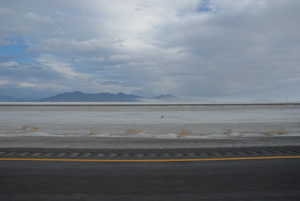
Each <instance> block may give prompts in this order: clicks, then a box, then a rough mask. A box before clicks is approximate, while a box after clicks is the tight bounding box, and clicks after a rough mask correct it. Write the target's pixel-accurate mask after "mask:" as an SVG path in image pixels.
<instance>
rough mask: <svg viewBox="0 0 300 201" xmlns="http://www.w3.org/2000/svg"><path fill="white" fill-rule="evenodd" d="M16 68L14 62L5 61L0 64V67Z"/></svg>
mask: <svg viewBox="0 0 300 201" xmlns="http://www.w3.org/2000/svg"><path fill="white" fill-rule="evenodd" d="M16 66H18V63H17V62H14V61H7V62H2V63H0V67H4V68H9V67H16Z"/></svg>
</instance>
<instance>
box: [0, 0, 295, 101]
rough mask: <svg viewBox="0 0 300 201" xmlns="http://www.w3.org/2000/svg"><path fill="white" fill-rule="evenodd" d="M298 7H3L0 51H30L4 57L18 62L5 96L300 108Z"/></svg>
mask: <svg viewBox="0 0 300 201" xmlns="http://www.w3.org/2000/svg"><path fill="white" fill-rule="evenodd" d="M299 8H300V2H299V1H293V0H291V1H282V0H272V1H271V0H264V1H263V0H253V1H247V0H241V1H238V2H237V1H234V0H228V1H222V0H210V1H209V0H202V1H201V0H187V1H181V0H172V1H171V0H170V1H169V0H168V1H142V0H130V1H126V4H125V3H124V2H123V1H121V0H112V1H99V0H87V1H80V0H76V1H72V2H70V1H38V2H36V1H31V0H25V1H15V0H11V1H3V2H1V8H0V15H1V16H2V17H0V46H1V45H2V47H9V46H11V45H15V46H17V45H25V46H27V49H26V51H25V52H24V53H23V55H21V56H20V55H18V57H13V56H17V55H12V54H9V55H3V56H2V57H3V58H4V57H5V58H9V57H10V58H11V59H5V60H0V62H1V63H0V71H1V77H0V93H2V92H3V93H4V92H5V93H6V92H7V91H8V88H9V87H12V86H11V85H13V86H14V87H15V88H14V89H17V88H20V89H22V90H23V91H24V89H30V90H29V91H30V92H28V93H33V92H34V90H35V89H36V91H37V92H36V93H42V91H43V94H46V91H49V93H55V92H60V91H64V90H70V91H71V90H83V91H86V92H101V91H103V92H119V91H123V92H127V93H139V94H140V95H145V96H153V95H157V94H160V93H173V94H175V95H178V96H197V97H213V98H218V97H219V98H223V97H229V98H235V97H237V98H245V99H255V98H265V97H267V98H274V99H280V100H282V98H285V97H287V96H289V97H292V98H294V99H297V100H299V99H300V96H299V95H298V94H297V93H296V91H297V90H299V86H300V68H299V60H300V59H299V56H298V52H299V51H300V39H299V33H300V28H299V26H298V23H297V19H298V18H299V17H300V16H299V15H300V13H299V12H298V9H299ZM5 19H10V20H5ZM12 41H13V42H12ZM12 43H14V44H12ZM12 52H13V51H12ZM27 57H29V58H31V61H29V62H28V61H26V62H25V61H22V59H24V60H26V58H27ZM12 62H15V63H17V65H16V66H15V68H12V66H10V65H12V64H14V63H12ZM21 75H23V77H22V78H20V77H21ZM9 83H11V85H9ZM12 83H13V84H12Z"/></svg>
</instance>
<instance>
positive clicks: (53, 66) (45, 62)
mask: <svg viewBox="0 0 300 201" xmlns="http://www.w3.org/2000/svg"><path fill="white" fill-rule="evenodd" d="M37 62H38V63H39V64H40V65H41V66H42V67H44V68H48V69H50V70H52V71H55V72H57V73H60V74H62V75H63V76H64V77H65V78H68V79H76V78H81V77H84V76H85V75H83V74H81V73H78V72H76V71H75V70H74V69H73V68H72V67H71V66H70V65H69V64H68V63H64V62H60V61H59V60H58V59H57V58H55V57H53V56H50V55H43V56H41V57H40V58H38V59H37Z"/></svg>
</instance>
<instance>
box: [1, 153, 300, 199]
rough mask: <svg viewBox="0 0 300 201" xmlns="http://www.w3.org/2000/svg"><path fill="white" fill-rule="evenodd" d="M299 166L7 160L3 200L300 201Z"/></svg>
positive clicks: (284, 162)
mask: <svg viewBox="0 0 300 201" xmlns="http://www.w3.org/2000/svg"><path fill="white" fill-rule="evenodd" d="M8 155H9V154H8ZM12 156H14V155H13V154H12ZM207 158H208V157H206V159H207ZM214 158H216V156H214ZM219 158H220V157H219ZM221 158H222V157H221ZM299 167H300V159H299V158H294V159H259V160H256V159H254V160H229V161H226V160H224V161H223V160H220V161H197V162H82V161H81V162H80V161H77V162H74V161H73V162H70V161H13V160H12V161H7V160H2V161H0V200H5V201H10V200H24V201H25V200H26V201H28V200H30V201H33V200H39V201H40V200H43V201H48V200H49V201H50V200H51V201H53V200H63V201H78V200H82V201H83V200H84V201H86V200H89V201H90V200H91V201H94V200H95V201H96V200H97V201H98V200H105V201H111V200H115V201H126V200H130V201H135V200H136V201H153V200H157V201H166V200H172V201H177V200H178V201H183V200H189V201H191V200H195V201H196V200H197V201H199V200H217V201H220V200H239V201H240V200H243V201H250V200H251V201H254V200H255V201H258V200H263V201H268V200H272V201H278V200H282V201H298V200H300V190H299V189H300V171H299Z"/></svg>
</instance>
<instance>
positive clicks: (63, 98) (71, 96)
mask: <svg viewBox="0 0 300 201" xmlns="http://www.w3.org/2000/svg"><path fill="white" fill-rule="evenodd" d="M142 99H144V97H142V96H137V95H134V94H125V93H122V92H120V93H118V94H112V93H95V94H90V93H83V92H80V91H74V92H65V93H60V94H57V95H55V96H50V97H46V98H42V99H38V100H29V101H33V102H139V101H141V100H142ZM152 99H156V100H172V99H176V97H175V96H173V95H170V94H166V95H159V96H157V97H154V98H152ZM0 101H2V102H3V101H8V102H16V101H28V100H21V99H18V98H14V97H5V96H0Z"/></svg>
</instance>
